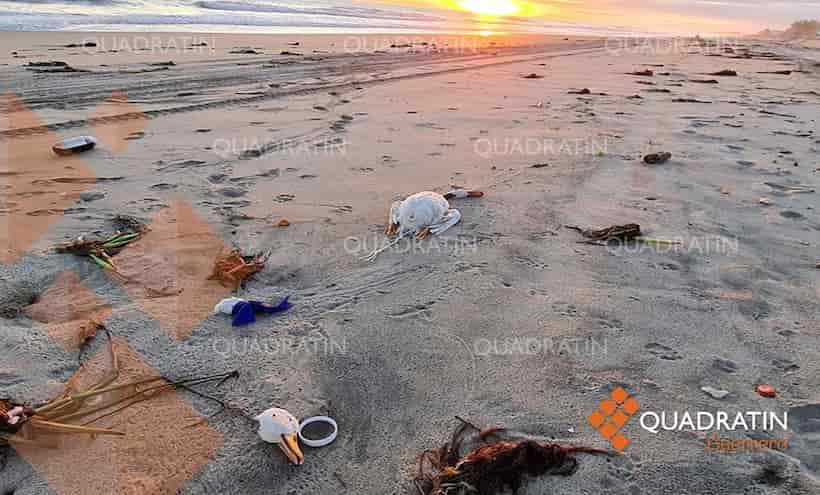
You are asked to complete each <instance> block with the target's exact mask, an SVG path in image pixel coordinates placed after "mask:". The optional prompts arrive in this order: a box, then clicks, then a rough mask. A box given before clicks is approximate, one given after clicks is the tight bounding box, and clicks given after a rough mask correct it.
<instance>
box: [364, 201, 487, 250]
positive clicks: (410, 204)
mask: <svg viewBox="0 0 820 495" xmlns="http://www.w3.org/2000/svg"><path fill="white" fill-rule="evenodd" d="M482 196H484V193H483V192H481V191H467V190H465V189H454V190H452V191H450V192H448V193H446V194H443V195H442V194H439V193H436V192H432V191H423V192H420V193H416V194H413V195H412V196H410V197H408V198H407V199H405V200H404V201H395V202H393V204H392V205H391V206H390V215H389V218H388V224H387V227H386V228H385V231H384V233H385V234H386V235H388V236H391V235H396V238H395V239H394V240H393V241H392V242H390V243H388V244H386V245H385V246H383V247H381V248H378V249H375V250H374V251H372V252H371V253H370V254H368V255H366V256H364V257H363V258H362V259H363V260H366V261H373V260H375V259H376V257H378V255H379V254H381V253H382V252H384V251H386V250H388V249H390V248H391V247H393V246H395V245H396V244H398V242H399V241H400V240H402V239H403V238H405V237H407V236H408V235H411V234H413V235H415V236H416V239H418V240H422V239H425V238H426V237H427V236H429V235H430V234H433V235H438V234H441V233H443V232H445V231H446V230H448V229H449V228H450V227H452V226H454V225H456V224H457V223H458V222H460V221H461V212H460V211H458V210H456V209H455V208H450V203H448V200H449V199H461V198H480V197H482Z"/></svg>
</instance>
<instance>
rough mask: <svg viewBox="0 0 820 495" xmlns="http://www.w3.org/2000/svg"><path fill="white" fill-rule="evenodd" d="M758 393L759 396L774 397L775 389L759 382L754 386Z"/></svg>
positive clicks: (775, 395) (775, 394)
mask: <svg viewBox="0 0 820 495" xmlns="http://www.w3.org/2000/svg"><path fill="white" fill-rule="evenodd" d="M755 391H757V393H758V395H760V396H761V397H767V398H770V399H771V398H774V397H777V391H776V390H775V389H774V387H772V386H771V385H765V384H760V385H758V386H757V387H756V388H755Z"/></svg>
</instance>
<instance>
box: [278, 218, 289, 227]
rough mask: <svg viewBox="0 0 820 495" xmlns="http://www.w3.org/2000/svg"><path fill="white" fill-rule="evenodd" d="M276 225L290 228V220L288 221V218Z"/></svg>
mask: <svg viewBox="0 0 820 495" xmlns="http://www.w3.org/2000/svg"><path fill="white" fill-rule="evenodd" d="M276 225H278V226H279V227H289V226H290V220H288V219H287V218H283V219H281V220H279V223H277V224H276Z"/></svg>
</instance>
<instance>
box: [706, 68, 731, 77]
mask: <svg viewBox="0 0 820 495" xmlns="http://www.w3.org/2000/svg"><path fill="white" fill-rule="evenodd" d="M709 75H710V76H720V77H737V71H734V70H730V69H723V70H719V71H717V72H712V73H710V74H709Z"/></svg>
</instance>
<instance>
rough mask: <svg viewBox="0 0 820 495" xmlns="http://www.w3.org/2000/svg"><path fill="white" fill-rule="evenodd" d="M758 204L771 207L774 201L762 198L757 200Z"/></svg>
mask: <svg viewBox="0 0 820 495" xmlns="http://www.w3.org/2000/svg"><path fill="white" fill-rule="evenodd" d="M757 202H758V203H760V204H762V205H763V206H771V205H772V204H773V203H772V200H771V199H769V198H760V199H758V200H757Z"/></svg>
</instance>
